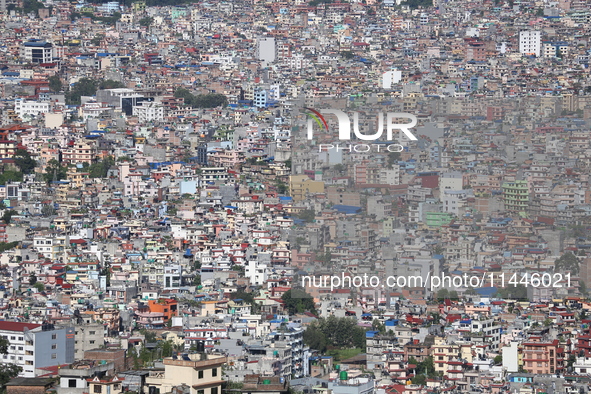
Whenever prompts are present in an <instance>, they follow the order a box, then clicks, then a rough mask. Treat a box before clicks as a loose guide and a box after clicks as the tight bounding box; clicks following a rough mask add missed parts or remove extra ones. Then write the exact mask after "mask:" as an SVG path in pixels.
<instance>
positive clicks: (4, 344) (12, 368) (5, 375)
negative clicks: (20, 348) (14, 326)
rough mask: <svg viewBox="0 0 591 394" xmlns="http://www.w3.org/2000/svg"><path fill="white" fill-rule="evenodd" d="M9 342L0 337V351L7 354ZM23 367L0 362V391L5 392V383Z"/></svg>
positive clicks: (14, 376)
mask: <svg viewBox="0 0 591 394" xmlns="http://www.w3.org/2000/svg"><path fill="white" fill-rule="evenodd" d="M8 346H10V342H9V341H8V339H6V338H4V337H0V353H2V354H8ZM22 371H23V369H22V368H21V367H19V366H18V365H16V364H0V387H1V388H2V392H6V383H8V382H9V381H10V380H11V379H12V378H16V377H17V376H18V374H19V373H21V372H22Z"/></svg>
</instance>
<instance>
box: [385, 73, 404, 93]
mask: <svg viewBox="0 0 591 394" xmlns="http://www.w3.org/2000/svg"><path fill="white" fill-rule="evenodd" d="M400 80H402V72H401V71H399V70H391V71H386V72H385V73H384V74H382V88H383V89H392V85H393V84H397V83H398V82H400Z"/></svg>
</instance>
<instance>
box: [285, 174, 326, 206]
mask: <svg viewBox="0 0 591 394" xmlns="http://www.w3.org/2000/svg"><path fill="white" fill-rule="evenodd" d="M289 193H290V195H291V197H292V198H293V200H294V201H302V200H304V199H305V198H306V196H307V195H308V194H317V193H324V182H321V181H313V180H312V179H310V178H309V177H308V176H306V175H292V176H290V177H289Z"/></svg>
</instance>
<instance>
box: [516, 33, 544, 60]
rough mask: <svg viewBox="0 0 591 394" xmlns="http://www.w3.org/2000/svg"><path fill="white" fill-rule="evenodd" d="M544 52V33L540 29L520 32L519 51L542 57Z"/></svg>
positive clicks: (523, 53)
mask: <svg viewBox="0 0 591 394" xmlns="http://www.w3.org/2000/svg"><path fill="white" fill-rule="evenodd" d="M541 52H542V33H541V32H540V31H538V30H524V31H521V32H519V53H521V54H522V55H528V56H530V55H534V56H536V57H540V54H541Z"/></svg>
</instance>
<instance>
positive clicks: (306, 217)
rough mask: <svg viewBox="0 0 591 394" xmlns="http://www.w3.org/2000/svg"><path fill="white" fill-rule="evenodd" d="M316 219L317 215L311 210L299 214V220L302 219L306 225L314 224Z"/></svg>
mask: <svg viewBox="0 0 591 394" xmlns="http://www.w3.org/2000/svg"><path fill="white" fill-rule="evenodd" d="M315 217H316V213H314V211H313V210H311V209H305V210H303V211H302V212H300V213H299V214H298V218H299V219H302V220H303V221H304V222H306V223H312V222H313V221H314V218H315Z"/></svg>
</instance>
